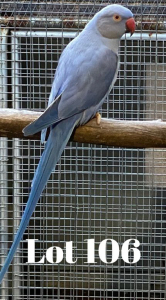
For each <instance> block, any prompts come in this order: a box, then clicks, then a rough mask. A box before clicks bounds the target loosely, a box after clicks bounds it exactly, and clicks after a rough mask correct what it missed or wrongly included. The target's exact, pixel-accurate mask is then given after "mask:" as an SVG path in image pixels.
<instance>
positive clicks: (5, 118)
mask: <svg viewBox="0 0 166 300" xmlns="http://www.w3.org/2000/svg"><path fill="white" fill-rule="evenodd" d="M40 115H41V113H40V112H33V111H28V110H15V109H0V136H1V137H8V138H24V139H36V140H37V139H40V133H38V134H36V135H34V136H29V137H24V135H23V133H22V129H23V128H24V127H25V126H26V125H28V124H29V123H31V122H32V121H34V120H35V119H36V118H38V117H39V116H40ZM71 140H72V141H75V142H80V143H91V144H97V145H107V146H116V147H128V148H164V147H166V122H162V121H161V120H157V121H119V120H113V119H101V124H100V125H97V124H96V119H93V120H91V121H90V122H88V123H87V124H86V125H84V126H80V127H78V128H77V129H76V130H75V131H74V133H73V135H72V137H71Z"/></svg>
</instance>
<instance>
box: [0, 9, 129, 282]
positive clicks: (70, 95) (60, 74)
mask: <svg viewBox="0 0 166 300" xmlns="http://www.w3.org/2000/svg"><path fill="white" fill-rule="evenodd" d="M134 29H135V23H134V20H133V18H132V13H131V11H130V10H128V9H126V8H124V7H122V6H120V5H108V6H107V7H106V8H104V9H102V10H101V11H100V12H99V13H97V14H96V15H95V16H94V18H93V19H92V20H91V21H90V22H89V24H88V25H87V26H86V27H85V29H84V30H83V31H82V33H81V34H80V35H79V36H78V37H76V38H75V39H74V40H73V41H72V42H70V44H69V45H68V46H67V47H66V48H65V50H64V51H63V53H62V55H61V58H60V60H59V63H58V67H57V70H56V73H55V77H54V81H53V84H52V89H51V93H50V97H49V103H48V108H47V109H46V111H45V112H44V113H43V114H42V115H41V116H40V117H39V119H37V120H36V121H35V122H33V123H32V124H30V125H28V126H27V127H26V128H25V129H24V134H25V135H32V134H34V133H36V132H38V131H41V130H42V135H41V140H42V141H44V140H45V136H46V130H47V128H50V133H49V137H48V140H47V142H46V146H45V150H44V152H43V154H42V157H41V159H40V162H39V165H38V167H37V170H36V172H35V175H34V179H33V182H32V187H31V192H30V195H29V199H28V202H27V205H26V208H25V211H24V214H23V217H22V220H21V223H20V226H19V228H18V231H17V233H16V236H15V239H14V242H13V244H12V246H11V249H10V251H9V253H8V256H7V259H6V261H5V264H4V266H3V268H2V270H1V272H0V282H2V279H3V277H4V275H5V273H6V272H7V270H8V267H9V265H10V263H11V261H12V259H13V256H14V254H15V251H16V249H17V247H18V244H19V242H20V240H21V238H22V236H23V234H24V231H25V229H26V227H27V225H28V223H29V219H30V217H31V215H32V213H33V211H34V209H35V206H36V204H37V202H38V200H39V197H40V195H41V193H42V191H43V189H44V187H45V185H46V182H47V180H48V179H49V176H50V174H51V172H52V170H53V169H54V168H55V166H56V164H57V162H58V160H59V158H60V156H61V154H62V152H63V150H64V148H65V146H66V144H67V142H68V140H69V138H70V136H71V134H72V132H73V129H74V128H75V127H76V126H78V125H82V124H84V123H86V122H87V121H88V120H89V119H91V118H92V117H93V116H94V115H95V114H96V112H97V111H98V109H99V108H100V106H101V105H102V104H103V102H104V99H105V97H106V96H107V95H108V93H109V91H110V90H111V89H112V87H113V85H114V83H115V80H116V77H117V72H118V47H119V40H120V38H121V36H122V35H123V34H124V33H125V31H126V30H127V31H131V32H133V31H134Z"/></svg>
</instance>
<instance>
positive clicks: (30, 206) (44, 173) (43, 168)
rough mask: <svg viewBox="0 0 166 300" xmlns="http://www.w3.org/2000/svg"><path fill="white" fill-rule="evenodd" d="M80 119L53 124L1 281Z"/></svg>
mask: <svg viewBox="0 0 166 300" xmlns="http://www.w3.org/2000/svg"><path fill="white" fill-rule="evenodd" d="M78 121H79V115H75V116H72V117H71V118H69V119H67V120H63V121H61V122H59V123H58V124H56V125H55V126H53V128H52V130H51V131H50V135H49V138H48V141H47V143H46V147H45V150H44V152H43V154H42V157H41V159H40V162H39V165H38V167H37V170H36V173H35V176H34V179H33V183H32V188H31V192H30V195H29V199H28V202H27V205H26V207H25V211H24V214H23V216H22V220H21V222H20V226H19V228H18V231H17V233H16V235H15V238H14V242H13V244H12V246H11V248H10V250H9V253H8V256H7V258H6V261H5V263H4V266H3V267H2V269H1V272H0V283H1V282H2V280H3V277H4V275H5V273H6V272H7V270H8V268H9V265H10V263H11V261H12V259H13V256H14V254H15V252H16V250H17V247H18V245H19V242H20V240H21V239H22V236H23V234H24V232H25V230H26V227H27V225H28V224H29V220H30V217H31V215H32V213H33V211H34V209H35V206H36V204H37V202H38V200H39V197H40V195H41V193H42V191H43V189H44V187H45V185H46V182H47V180H48V179H49V177H50V174H51V172H52V170H53V169H54V168H55V166H56V164H57V162H58V160H59V158H60V156H61V154H62V152H63V150H64V148H65V146H66V144H67V142H68V140H69V138H70V136H71V134H72V132H73V129H74V127H75V126H76V125H77V123H78Z"/></svg>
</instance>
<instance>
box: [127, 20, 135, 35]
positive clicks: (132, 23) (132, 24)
mask: <svg viewBox="0 0 166 300" xmlns="http://www.w3.org/2000/svg"><path fill="white" fill-rule="evenodd" d="M135 28H136V24H135V21H134V19H133V18H130V19H128V20H127V21H126V33H128V32H130V33H131V35H133V33H134V31H135Z"/></svg>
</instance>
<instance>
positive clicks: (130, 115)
mask: <svg viewBox="0 0 166 300" xmlns="http://www.w3.org/2000/svg"><path fill="white" fill-rule="evenodd" d="M108 3H110V2H109V1H68V2H67V1H61V2H60V1H58V2H56V1H43V2H42V3H41V2H40V1H13V2H8V1H1V2H0V5H1V17H0V23H1V48H0V63H1V74H0V75H1V76H0V78H1V82H0V95H1V104H0V105H1V108H2V107H8V108H20V109H32V110H39V111H41V110H44V109H45V108H46V106H47V100H48V97H49V93H50V89H51V84H52V80H53V76H54V71H55V69H56V66H57V62H58V59H59V57H60V54H61V52H62V50H63V49H64V47H65V46H66V45H67V44H68V43H69V42H70V41H71V39H73V38H74V37H75V36H76V35H77V34H78V32H79V31H80V30H82V28H83V27H84V25H85V24H86V23H87V22H88V20H89V19H90V18H91V17H92V16H93V15H94V13H95V12H97V11H98V10H99V9H101V7H103V6H104V5H107V4H108ZM111 3H118V4H123V5H125V6H127V7H128V8H130V9H131V10H132V11H133V13H134V14H135V17H136V20H137V23H138V27H137V28H138V30H137V32H136V33H135V34H134V35H133V36H132V37H131V38H129V36H127V37H123V38H122V40H121V44H120V61H121V63H120V71H119V75H118V80H117V82H116V84H115V87H114V89H113V90H112V92H111V94H110V95H109V97H108V98H107V99H106V101H105V103H104V105H103V107H102V116H103V117H106V118H116V119H124V120H151V119H160V118H161V119H162V120H165V119H166V115H165V99H166V50H165V49H166V33H165V24H166V23H165V16H166V11H165V10H166V9H165V3H164V1H139V2H138V3H137V2H136V1H125V0H124V1H111ZM42 149H43V148H42V146H41V144H40V142H39V141H25V140H21V139H12V140H7V139H4V138H3V139H2V138H1V142H0V159H1V174H0V180H1V191H0V193H1V201H0V208H1V209H0V226H1V230H0V241H1V247H0V253H1V255H0V259H1V261H0V263H1V264H3V262H4V258H5V256H6V254H7V252H8V249H9V246H10V245H11V242H12V240H13V234H14V232H16V230H17V227H18V225H19V221H20V219H21V216H22V213H23V210H24V207H25V204H26V202H27V199H28V195H29V191H30V183H31V180H32V178H33V174H34V171H35V169H36V167H37V164H38V161H39V158H40V156H41V152H42ZM165 167H166V151H165V149H160V150H159V149H158V150H157V149H146V150H145V149H123V148H115V147H111V148H109V147H105V146H97V145H96V146H95V145H93V146H92V145H90V144H89V145H84V144H79V143H74V142H72V143H69V144H68V145H67V147H66V149H65V151H64V153H63V155H62V157H61V160H60V161H59V163H58V165H57V168H56V170H55V171H54V172H53V174H52V175H51V177H50V179H49V181H48V184H47V186H46V189H45V190H44V192H43V194H42V197H41V199H40V201H39V204H38V205H37V207H36V210H35V212H34V214H33V216H32V218H31V221H30V224H29V226H28V229H27V230H26V232H25V234H24V237H23V239H22V242H21V243H20V247H19V249H18V251H17V253H16V255H15V259H14V260H13V264H12V266H11V267H10V269H9V272H8V275H6V278H5V280H4V282H3V284H2V287H1V291H0V295H1V298H2V299H3V300H6V299H7V300H9V299H14V300H15V299H102V300H104V299H107V300H109V299H118V300H120V299H137V300H141V299H142V300H143V299H144V300H145V299H148V300H151V299H160V300H161V299H163V300H164V299H165V298H166V292H165V291H166V279H165V271H166V269H165V250H166V249H165V236H166V231H165V223H166V220H165V206H166V188H165V187H166V172H165V170H166V168H165ZM130 238H131V239H133V238H137V239H138V240H139V241H140V243H141V245H140V251H141V259H140V261H139V262H138V263H136V264H127V263H124V262H123V260H122V259H121V258H120V259H118V261H117V262H115V263H114V264H104V263H102V262H101V260H99V257H98V246H99V243H100V242H101V241H102V240H103V239H115V240H116V241H117V242H118V243H119V245H120V247H121V245H122V244H123V243H124V241H126V240H127V239H130ZM26 239H37V241H36V261H39V260H40V259H41V258H42V256H43V255H44V254H45V252H46V249H47V248H48V247H51V246H54V245H55V246H59V247H61V248H62V249H64V254H66V252H65V251H66V248H65V243H66V242H68V241H73V244H74V251H73V256H74V258H76V257H77V259H78V260H77V263H76V264H69V263H67V262H66V260H65V259H63V261H62V262H61V263H60V264H57V265H55V264H53V265H52V264H50V263H48V262H46V261H45V262H44V264H43V263H39V264H36V265H34V264H32V265H28V264H27V263H26V262H27V241H26ZM86 239H95V263H94V264H87V263H85V262H86V260H87V242H86ZM109 246H110V245H108V251H107V258H108V261H111V255H112V253H111V250H110V248H111V247H110V248H109Z"/></svg>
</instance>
